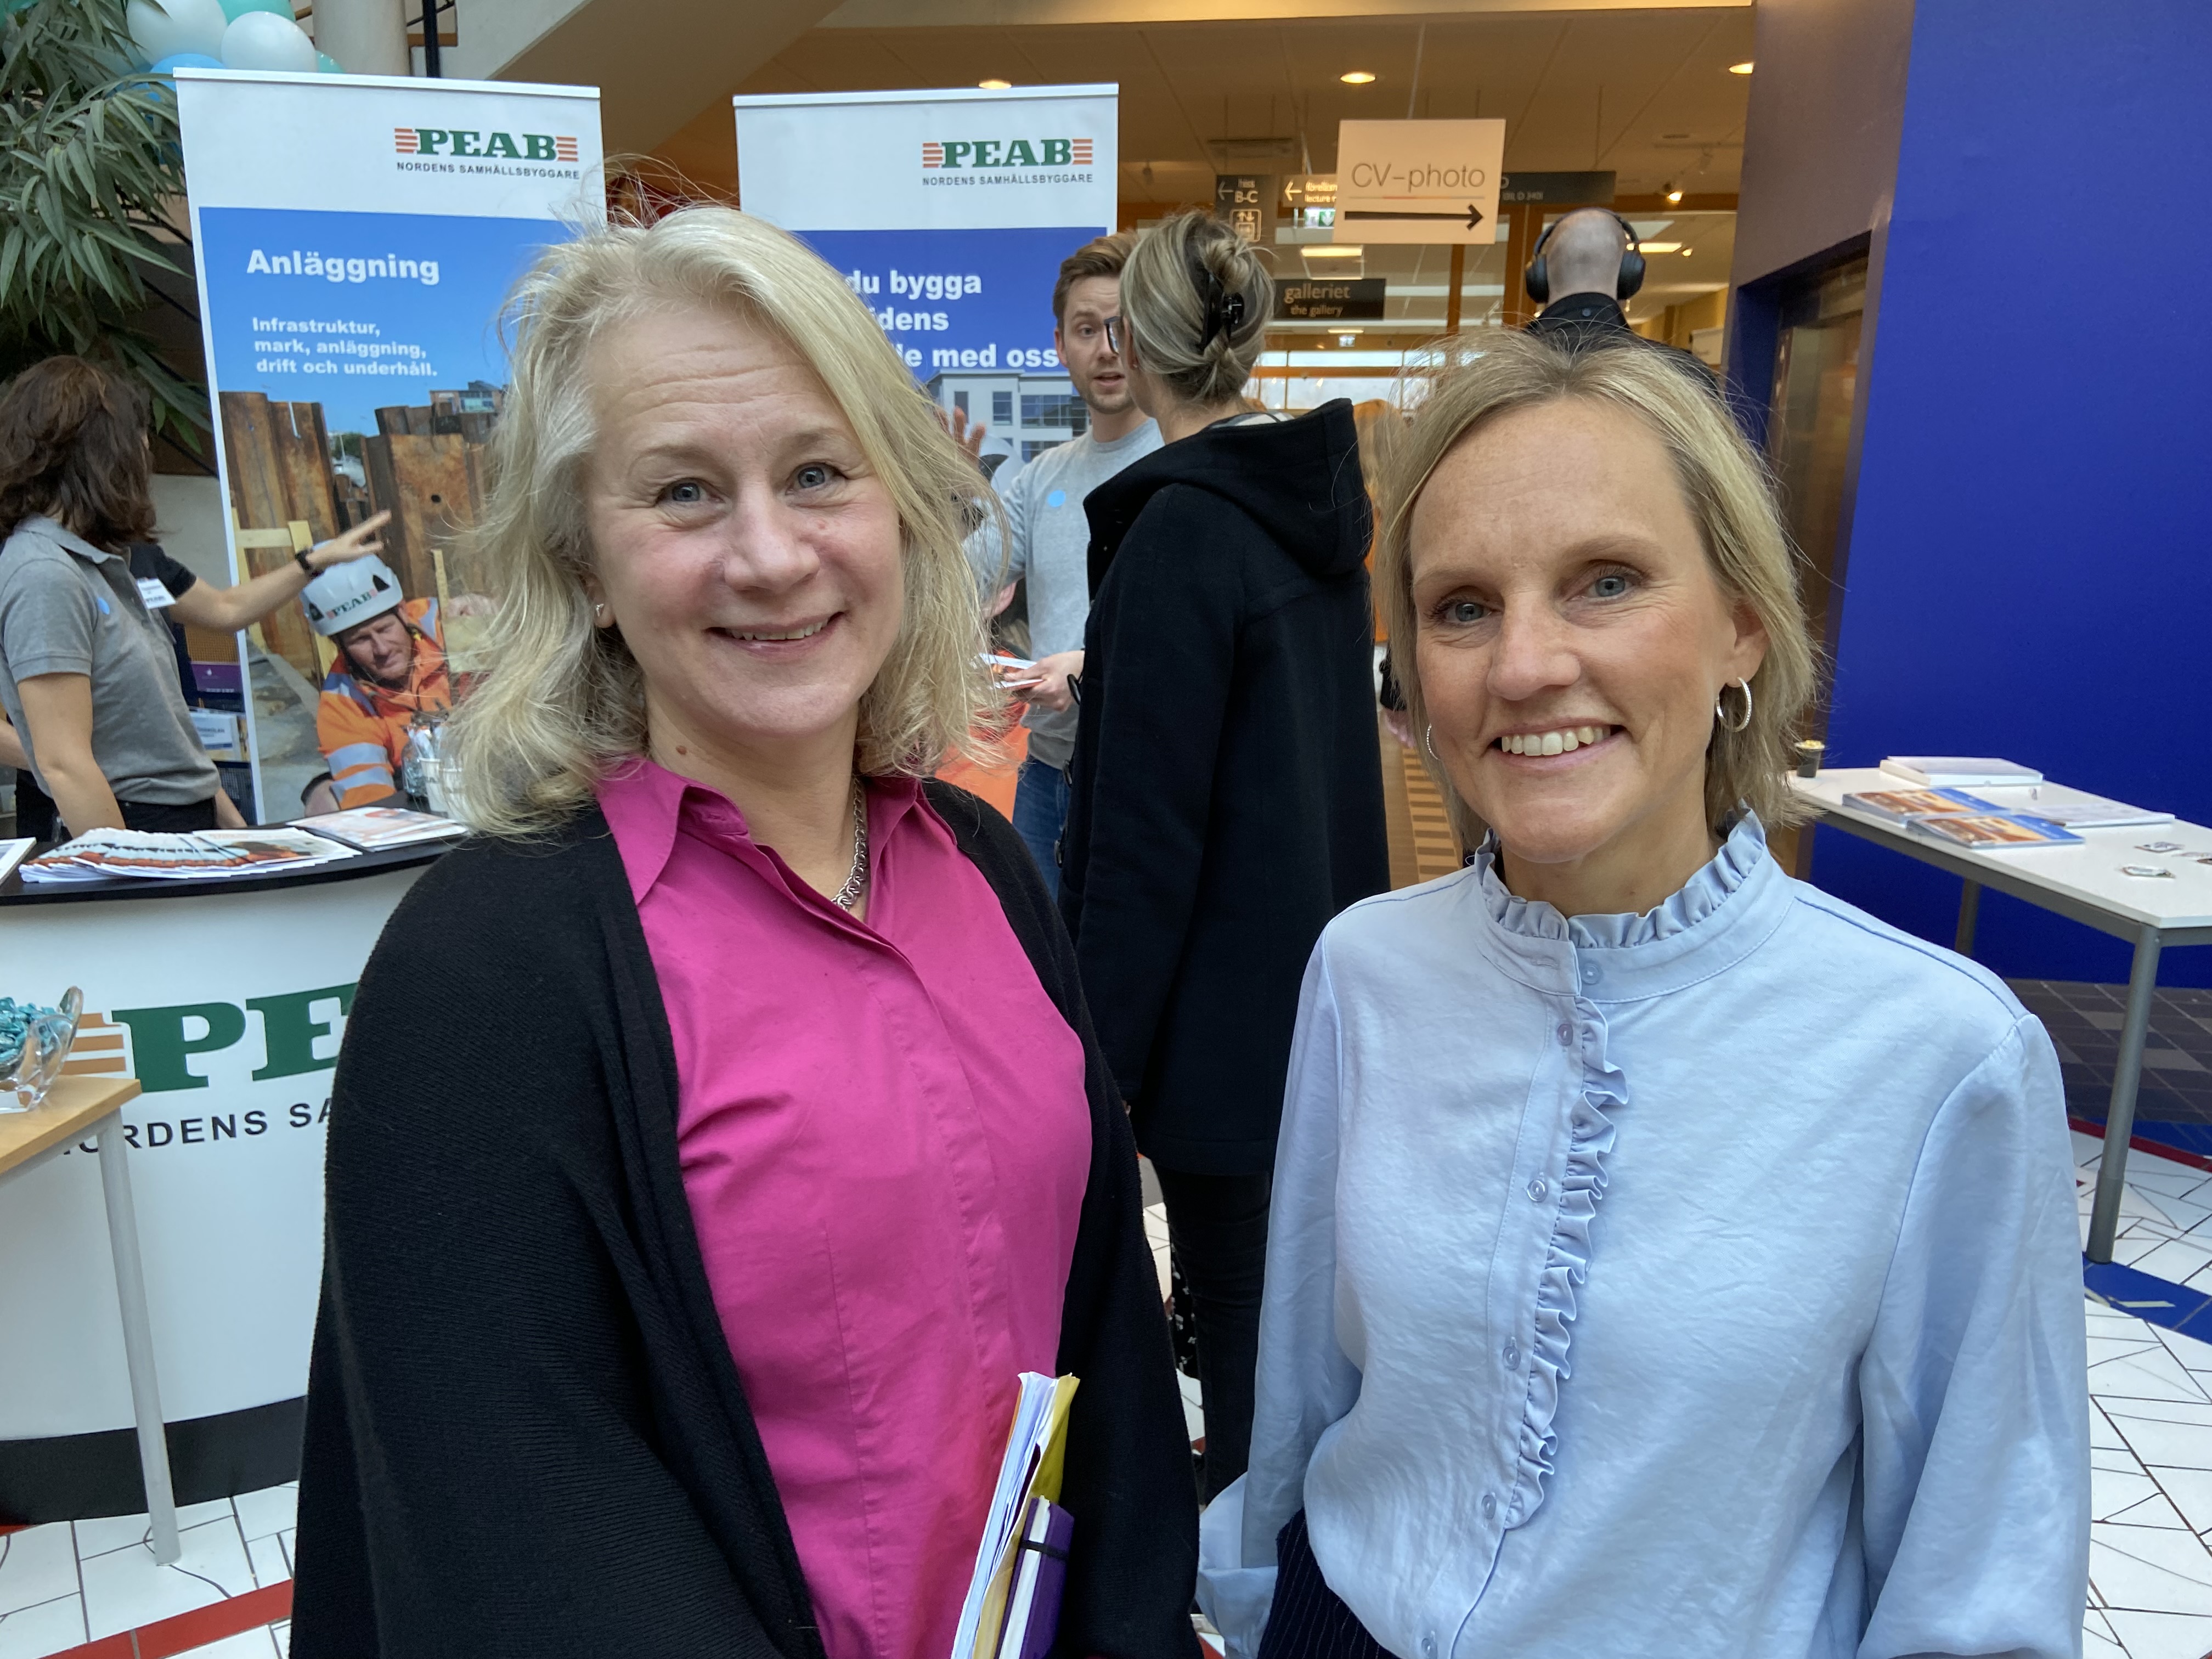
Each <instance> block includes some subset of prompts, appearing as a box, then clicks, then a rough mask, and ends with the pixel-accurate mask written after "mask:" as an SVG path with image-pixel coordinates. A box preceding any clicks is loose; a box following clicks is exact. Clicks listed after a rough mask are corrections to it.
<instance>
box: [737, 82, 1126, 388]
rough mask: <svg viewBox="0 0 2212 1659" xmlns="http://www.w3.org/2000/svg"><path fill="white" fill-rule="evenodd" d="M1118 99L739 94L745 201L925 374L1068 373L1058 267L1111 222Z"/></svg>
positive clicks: (1098, 93)
mask: <svg viewBox="0 0 2212 1659" xmlns="http://www.w3.org/2000/svg"><path fill="white" fill-rule="evenodd" d="M1119 94H1120V88H1118V87H1115V86H1112V85H1104V86H1082V87H1022V88H1016V89H1013V90H1007V91H997V90H985V89H981V88H969V89H956V90H951V91H939V92H853V93H775V94H761V95H757V96H741V97H738V98H737V99H736V100H734V102H735V105H736V109H737V127H738V200H739V202H740V204H742V205H743V207H744V210H745V211H746V212H748V213H757V214H758V215H760V216H762V217H763V218H764V219H768V220H770V221H772V222H775V223H776V224H779V225H781V226H782V227H783V228H785V229H787V230H790V231H793V232H796V233H797V234H799V236H800V237H801V238H803V239H804V240H805V241H806V242H807V243H808V245H809V246H811V247H813V248H814V249H815V250H816V252H819V253H820V254H821V255H822V257H823V258H824V259H827V260H828V261H829V263H830V264H833V265H835V266H836V268H837V269H838V270H840V271H841V272H842V273H843V275H844V277H845V280H846V282H847V283H848V284H849V285H850V286H851V287H852V289H853V290H854V292H855V293H857V294H859V295H860V297H861V298H862V299H863V300H865V301H866V302H867V304H868V308H869V309H870V310H872V311H873V312H874V313H876V320H877V321H878V323H880V324H881V325H883V330H884V333H885V334H886V335H888V336H889V337H890V341H891V343H892V344H893V345H895V346H896V347H897V348H898V350H899V354H900V355H901V356H902V357H904V358H905V359H906V362H907V367H908V368H910V369H912V370H913V371H914V374H915V378H916V379H917V380H922V381H925V382H927V381H928V380H931V379H933V378H934V377H935V376H937V375H939V374H946V373H950V372H960V371H966V372H970V373H973V372H977V371H982V372H994V371H995V372H998V373H1001V374H1039V373H1043V374H1055V373H1057V372H1058V370H1059V368H1060V358H1059V356H1057V354H1055V353H1054V350H1053V346H1052V330H1053V316H1052V285H1053V282H1054V278H1055V277H1056V276H1058V275H1059V273H1060V261H1061V260H1062V259H1064V258H1066V257H1067V256H1068V255H1069V254H1070V253H1072V252H1074V251H1075V250H1076V249H1077V248H1078V247H1079V246H1082V245H1083V244H1084V243H1085V242H1087V241H1089V240H1091V238H1092V237H1094V236H1102V235H1104V234H1106V233H1107V232H1109V231H1110V230H1111V229H1113V228H1114V218H1115V165H1116V161H1117V153H1118V152H1117V144H1116V136H1117V134H1116V122H1117V114H1116V112H1117V109H1118V107H1119V104H1118V99H1119Z"/></svg>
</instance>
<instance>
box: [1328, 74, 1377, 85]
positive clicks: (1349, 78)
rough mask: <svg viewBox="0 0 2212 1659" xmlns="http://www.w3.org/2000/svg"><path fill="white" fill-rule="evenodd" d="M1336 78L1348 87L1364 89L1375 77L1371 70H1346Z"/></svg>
mask: <svg viewBox="0 0 2212 1659" xmlns="http://www.w3.org/2000/svg"><path fill="white" fill-rule="evenodd" d="M1336 78H1337V79H1338V80H1340V81H1341V82H1344V84H1345V85H1346V86H1347V87H1364V86H1365V85H1367V84H1368V83H1369V82H1371V81H1372V80H1374V78H1375V76H1374V73H1373V71H1372V70H1345V72H1344V73H1343V74H1341V75H1340V76H1337V77H1336Z"/></svg>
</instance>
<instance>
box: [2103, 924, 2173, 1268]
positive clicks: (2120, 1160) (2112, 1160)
mask: <svg viewBox="0 0 2212 1659" xmlns="http://www.w3.org/2000/svg"><path fill="white" fill-rule="evenodd" d="M2164 943H2165V941H2164V940H2163V939H2161V938H2160V934H2159V932H2158V930H2157V929H2156V928H2155V927H2146V928H2144V929H2143V930H2142V933H2138V934H2136V962H2135V969H2134V971H2133V972H2131V973H2130V975H2128V1011H2127V1014H2126V1016H2125V1018H2124V1019H2123V1020H2122V1022H2121V1024H2120V1058H2119V1064H2118V1066H2116V1067H2115V1068H2114V1070H2113V1072H2112V1107H2111V1109H2109V1110H2108V1111H2107V1112H2106V1114H2105V1152H2104V1157H2103V1158H2102V1159H2101V1160H2100V1162H2099V1164H2098V1166H2097V1203H2096V1207H2095V1208H2094V1209H2093V1210H2092V1211H2091V1212H2089V1249H2088V1255H2089V1260H2090V1261H2111V1260H2112V1239H2113V1237H2114V1235H2116V1234H2117V1233H2118V1231H2120V1200H2121V1199H2122V1198H2123V1197H2124V1196H2125V1195H2126V1194H2127V1189H2128V1141H2129V1140H2130V1138H2131V1137H2132V1136H2133V1135H2134V1133H2135V1127H2136V1084H2137V1083H2139V1082H2141V1081H2142V1051H2143V1038H2144V1036H2146V1035H2147V1034H2148V1031H2149V1030H2150V999H2151V994H2152V993H2153V992H2154V991H2155V990H2156V989H2157V988H2158V953H2159V951H2160V947H2161V946H2162V945H2163V944H2164Z"/></svg>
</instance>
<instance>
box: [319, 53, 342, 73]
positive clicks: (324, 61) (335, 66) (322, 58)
mask: <svg viewBox="0 0 2212 1659" xmlns="http://www.w3.org/2000/svg"><path fill="white" fill-rule="evenodd" d="M315 67H316V68H317V69H318V70H321V71H322V72H323V73H324V74H325V75H343V74H344V73H345V65H344V64H341V63H340V62H338V60H337V58H333V57H331V55H330V53H328V52H317V53H316V54H315Z"/></svg>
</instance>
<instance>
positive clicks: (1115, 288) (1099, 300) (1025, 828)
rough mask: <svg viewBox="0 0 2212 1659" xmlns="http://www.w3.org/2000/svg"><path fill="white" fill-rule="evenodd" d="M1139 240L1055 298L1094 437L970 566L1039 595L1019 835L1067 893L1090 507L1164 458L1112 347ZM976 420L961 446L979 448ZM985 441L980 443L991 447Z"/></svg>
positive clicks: (1020, 481) (1015, 511)
mask: <svg viewBox="0 0 2212 1659" xmlns="http://www.w3.org/2000/svg"><path fill="white" fill-rule="evenodd" d="M1133 240H1134V239H1133V238H1132V237H1130V236H1127V235H1126V234H1124V235H1116V236H1101V237H1099V238H1098V239H1097V240H1096V241H1091V242H1086V243H1085V244H1084V245H1083V246H1081V247H1079V248H1078V249H1076V251H1075V252H1073V253H1071V254H1070V255H1068V257H1067V258H1066V259H1064V260H1062V261H1061V262H1060V279H1059V281H1058V282H1057V283H1054V286H1053V294H1052V307H1053V318H1054V330H1053V344H1054V347H1056V348H1057V349H1058V350H1059V352H1060V362H1061V364H1062V365H1063V366H1064V367H1065V368H1066V370H1067V374H1068V378H1069V379H1070V380H1073V381H1074V382H1075V390H1076V392H1077V393H1078V395H1079V396H1080V397H1081V398H1082V399H1083V401H1084V404H1085V407H1086V408H1087V409H1088V410H1089V411H1090V416H1091V421H1090V427H1089V429H1088V430H1086V431H1085V433H1084V434H1083V435H1081V436H1080V437H1079V438H1076V439H1075V440H1073V441H1072V442H1068V443H1064V444H1061V445H1060V446H1059V447H1056V448H1053V449H1048V450H1047V451H1046V452H1045V453H1043V454H1042V455H1040V456H1038V457H1037V458H1036V459H1035V460H1033V461H1031V462H1030V464H1029V465H1026V466H1024V467H1023V468H1022V469H1021V471H1018V472H1017V473H1016V474H1015V475H1014V477H1012V480H1010V481H1009V482H1008V483H1006V486H1005V487H1004V488H1003V489H1000V492H999V496H1000V501H1001V502H1003V503H1004V505H1005V507H1006V539H1005V540H1004V541H1003V542H1001V541H1000V538H999V537H998V536H996V535H995V534H994V533H993V532H991V531H990V530H988V529H985V530H981V531H978V532H976V533H975V536H973V537H972V538H969V544H968V556H969V561H970V562H972V563H973V564H974V565H975V574H976V577H977V580H980V581H981V583H982V584H983V586H984V588H985V591H986V592H994V591H996V590H998V589H1000V588H1003V587H1007V586H1012V584H1013V583H1015V582H1016V581H1020V580H1026V581H1027V582H1028V583H1029V615H1030V650H1031V652H1032V653H1035V655H1036V667H1035V668H1032V669H1024V670H1018V671H1011V670H1010V671H1007V673H1006V676H1005V677H1004V678H1006V679H1007V680H1008V682H1009V683H1010V684H1015V685H1018V686H1022V687H1024V688H1025V689H1024V690H1021V691H1020V692H1019V693H1018V695H1020V696H1023V697H1024V698H1025V699H1026V701H1027V702H1028V704H1029V711H1028V713H1027V714H1024V716H1023V720H1022V724H1023V725H1024V726H1027V727H1028V728H1029V734H1030V737H1029V756H1028V758H1027V759H1025V760H1024V762H1023V763H1022V769H1021V775H1020V777H1019V779H1018V781H1017V783H1016V785H1015V790H1014V829H1015V831H1016V832H1017V833H1018V834H1019V835H1020V836H1021V838H1022V840H1023V842H1024V844H1025V845H1027V847H1028V848H1029V849H1030V854H1031V855H1032V856H1033V857H1035V858H1036V861H1037V868H1038V869H1040V870H1041V871H1042V872H1044V880H1045V885H1046V886H1047V887H1048V888H1049V889H1050V890H1052V892H1053V895H1054V897H1055V898H1056V897H1058V896H1059V892H1060V858H1059V852H1058V848H1059V843H1060V825H1061V823H1063V822H1064V821H1065V820H1066V817H1067V763H1068V761H1069V759H1070V757H1072V756H1073V754H1074V752H1075V693H1074V692H1073V690H1071V689H1070V688H1069V684H1068V683H1069V682H1070V681H1071V680H1073V679H1077V678H1080V677H1081V675H1082V673H1083V626H1084V623H1085V621H1086V620H1087V619H1088V618H1089V617H1090V614H1091V570H1090V563H1089V556H1088V550H1089V548H1090V544H1091V526H1090V522H1089V520H1086V519H1085V516H1084V513H1083V498H1084V497H1085V495H1089V494H1090V493H1091V491H1092V490H1094V489H1097V487H1098V486H1099V485H1100V484H1102V483H1105V482H1106V480H1107V479H1109V478H1110V477H1113V476H1114V475H1115V473H1117V472H1119V471H1121V469H1122V468H1123V467H1125V466H1127V465H1129V464H1130V463H1131V462H1132V461H1134V460H1137V459H1139V458H1141V457H1143V456H1146V455H1149V454H1151V453H1152V452H1153V451H1154V450H1156V449H1158V447H1160V429H1159V428H1158V427H1157V426H1155V425H1153V424H1152V422H1151V421H1150V420H1149V419H1147V418H1146V415H1145V412H1144V410H1140V409H1139V408H1138V407H1137V405H1136V403H1135V401H1134V400H1133V398H1131V397H1130V395H1129V380H1128V375H1127V372H1126V370H1125V368H1124V366H1123V364H1122V362H1121V357H1120V356H1119V355H1118V354H1117V353H1116V352H1115V350H1114V349H1113V348H1112V347H1111V346H1110V345H1109V343H1107V339H1106V319H1108V318H1109V317H1111V316H1114V315H1115V314H1116V313H1118V312H1119V311H1120V309H1121V265H1122V262H1123V261H1124V260H1126V259H1127V258H1128V255H1129V246H1130V244H1131V242H1132V241H1133ZM966 419H967V417H966V416H964V415H959V414H955V415H954V416H952V417H951V423H952V425H953V428H954V435H955V436H956V437H958V438H960V439H962V440H963V441H971V440H970V437H969V434H968V433H967V431H966V430H965V426H966ZM974 437H975V438H980V437H981V431H980V430H978V431H977V432H976V433H975V435H974Z"/></svg>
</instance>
